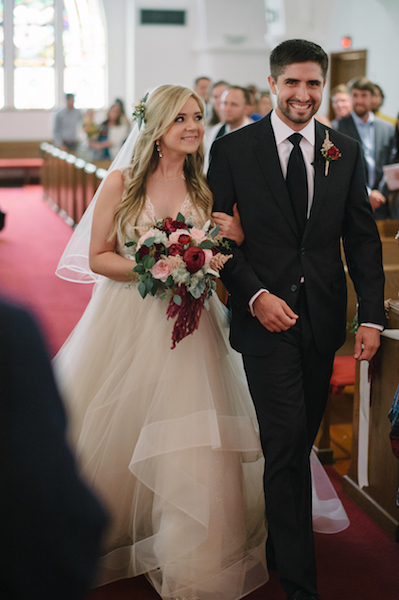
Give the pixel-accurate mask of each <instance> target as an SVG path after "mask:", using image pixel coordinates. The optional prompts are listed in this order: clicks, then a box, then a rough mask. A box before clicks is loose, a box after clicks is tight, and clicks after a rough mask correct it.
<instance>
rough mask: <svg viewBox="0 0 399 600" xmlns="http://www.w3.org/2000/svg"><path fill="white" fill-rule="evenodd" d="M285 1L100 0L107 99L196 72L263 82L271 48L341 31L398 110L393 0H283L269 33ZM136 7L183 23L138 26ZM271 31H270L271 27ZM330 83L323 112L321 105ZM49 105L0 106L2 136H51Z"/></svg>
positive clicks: (327, 43)
mask: <svg viewBox="0 0 399 600" xmlns="http://www.w3.org/2000/svg"><path fill="white" fill-rule="evenodd" d="M281 2H283V0H103V6H104V14H105V17H106V21H107V29H108V67H109V76H108V100H109V103H111V102H112V101H113V100H114V99H115V98H116V97H121V98H123V99H124V100H125V102H126V109H127V112H128V114H130V112H131V106H132V104H133V103H134V101H135V100H137V99H139V98H141V97H142V96H143V95H144V94H145V93H146V91H147V90H148V89H151V88H153V87H155V86H157V85H160V84H162V83H166V82H167V83H180V84H183V85H188V86H192V84H193V80H194V79H195V77H197V76H198V75H209V76H210V77H211V78H212V79H222V78H223V79H227V80H228V81H230V82H231V83H234V84H239V85H247V84H249V83H255V84H256V85H258V86H260V87H261V88H266V89H267V76H268V74H269V67H268V58H269V52H270V48H272V47H273V46H274V45H275V44H276V43H278V42H279V41H281V40H282V39H288V38H293V37H302V38H307V39H310V40H313V41H314V42H316V43H319V44H321V45H322V46H323V48H324V49H325V50H326V52H327V53H332V52H340V51H341V50H342V48H341V45H340V42H341V38H342V37H343V36H347V35H348V36H350V37H351V38H352V49H353V50H363V49H367V50H368V64H367V75H368V76H369V77H370V79H371V80H372V81H375V82H376V83H378V84H380V85H381V87H382V88H383V90H384V92H385V94H386V102H385V105H384V108H383V110H384V112H386V113H387V114H390V115H392V116H396V115H397V113H398V111H399V77H397V76H396V63H397V60H398V59H397V57H398V56H399V35H398V33H397V32H398V30H399V1H398V0H301V2H298V0H285V1H284V6H283V8H284V11H283V12H285V33H284V34H280V36H279V37H274V38H273V37H272V38H271V37H270V35H268V36H267V37H266V39H267V41H266V39H265V34H267V23H266V18H265V6H267V5H273V6H276V5H277V6H278V5H279V3H281ZM141 8H156V9H160V8H165V9H183V10H186V11H187V17H188V18H187V25H186V26H185V27H180V26H174V27H171V26H157V27H155V26H148V25H147V26H141V25H140V24H139V20H138V11H139V10H140V9H141ZM269 34H270V31H269ZM327 94H328V89H326V92H325V100H324V102H323V105H322V108H321V110H320V112H321V113H326V112H327V101H328V97H327ZM52 118H53V115H52V112H51V111H26V112H24V111H0V139H3V140H12V139H26V140H28V139H51V129H52Z"/></svg>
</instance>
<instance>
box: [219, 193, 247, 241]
mask: <svg viewBox="0 0 399 600" xmlns="http://www.w3.org/2000/svg"><path fill="white" fill-rule="evenodd" d="M212 218H213V220H214V222H215V223H216V225H219V227H220V233H221V234H222V236H223V237H226V238H228V239H229V240H233V242H235V243H236V244H237V246H241V244H242V243H243V241H244V240H245V234H244V231H243V229H242V227H241V219H240V213H239V212H238V208H237V203H235V204H234V206H233V216H231V215H228V214H226V213H223V212H214V213H212Z"/></svg>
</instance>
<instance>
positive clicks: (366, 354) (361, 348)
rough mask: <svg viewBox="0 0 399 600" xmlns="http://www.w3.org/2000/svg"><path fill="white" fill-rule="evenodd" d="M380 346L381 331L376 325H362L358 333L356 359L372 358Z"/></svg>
mask: <svg viewBox="0 0 399 600" xmlns="http://www.w3.org/2000/svg"><path fill="white" fill-rule="evenodd" d="M379 346H380V331H379V330H378V329H375V328H374V327H365V326H362V325H361V326H360V327H359V329H358V330H357V333H356V340H355V353H354V357H355V358H356V360H371V359H372V358H373V356H374V354H375V353H376V352H377V350H378V348H379Z"/></svg>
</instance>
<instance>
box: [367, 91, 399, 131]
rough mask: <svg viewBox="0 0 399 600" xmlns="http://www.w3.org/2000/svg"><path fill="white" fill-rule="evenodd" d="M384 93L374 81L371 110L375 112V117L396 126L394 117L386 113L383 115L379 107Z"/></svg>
mask: <svg viewBox="0 0 399 600" xmlns="http://www.w3.org/2000/svg"><path fill="white" fill-rule="evenodd" d="M384 100H385V94H384V92H383V91H382V89H381V88H380V86H379V85H377V84H376V83H374V94H373V96H372V98H371V110H372V111H373V113H374V114H375V116H376V117H379V118H380V119H383V120H384V121H388V123H392V125H393V126H394V127H395V126H396V119H394V118H393V117H388V115H384V114H383V113H382V112H381V110H380V108H381V106H382V105H383V104H384Z"/></svg>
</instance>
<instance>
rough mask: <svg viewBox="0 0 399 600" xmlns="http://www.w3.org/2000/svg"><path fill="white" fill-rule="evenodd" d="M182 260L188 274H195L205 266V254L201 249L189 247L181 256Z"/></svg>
mask: <svg viewBox="0 0 399 600" xmlns="http://www.w3.org/2000/svg"><path fill="white" fill-rule="evenodd" d="M183 260H184V262H185V263H186V267H187V271H188V272H189V273H196V272H197V271H199V270H200V269H201V267H203V266H204V264H205V253H204V251H203V250H201V248H197V247H196V246H190V248H187V250H186V251H185V252H184V254H183Z"/></svg>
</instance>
